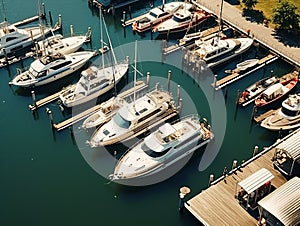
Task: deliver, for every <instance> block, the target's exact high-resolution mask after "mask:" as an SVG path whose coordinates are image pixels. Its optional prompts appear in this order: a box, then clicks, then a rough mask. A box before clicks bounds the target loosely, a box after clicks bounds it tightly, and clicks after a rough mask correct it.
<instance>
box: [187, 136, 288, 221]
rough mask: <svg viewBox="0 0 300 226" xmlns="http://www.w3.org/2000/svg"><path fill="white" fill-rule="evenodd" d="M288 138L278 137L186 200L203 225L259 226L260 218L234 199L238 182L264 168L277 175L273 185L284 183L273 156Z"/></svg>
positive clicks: (284, 180) (272, 182)
mask: <svg viewBox="0 0 300 226" xmlns="http://www.w3.org/2000/svg"><path fill="white" fill-rule="evenodd" d="M291 135H292V134H290V135H288V136H287V137H290V136H291ZM287 137H285V138H283V139H281V140H278V141H277V142H276V143H274V144H273V145H271V146H270V147H268V148H266V149H264V150H263V151H262V152H261V153H259V154H257V155H255V156H254V157H253V158H251V159H249V160H248V161H246V162H244V163H243V164H241V165H240V166H239V167H237V168H234V169H233V170H232V171H230V172H229V174H228V176H226V178H225V177H224V176H222V177H221V178H219V179H218V180H216V181H214V182H213V183H211V186H210V187H209V188H207V189H206V190H203V191H202V192H201V193H200V194H198V195H196V196H195V197H193V198H191V199H190V200H188V201H187V202H186V203H185V207H186V209H187V210H188V211H190V212H191V213H192V214H193V215H194V216H195V217H196V218H197V219H198V220H199V221H200V222H201V223H202V224H204V225H248V226H252V225H253V226H256V225H257V222H258V219H255V218H254V217H253V216H251V215H250V213H249V212H247V211H246V209H244V208H243V207H242V206H241V205H240V204H239V202H238V200H237V199H236V198H235V195H236V192H237V191H236V190H237V184H238V183H239V182H240V181H242V180H244V179H245V178H247V177H249V176H250V175H252V174H253V173H255V172H257V171H258V170H260V169H262V168H265V169H267V170H268V171H270V172H271V173H272V174H273V175H274V178H273V179H272V181H271V184H272V185H273V186H274V187H275V188H278V187H280V186H281V185H283V184H284V183H285V182H286V181H287V179H286V178H285V177H284V176H283V175H282V174H281V173H280V172H279V171H278V170H275V168H274V166H273V163H272V158H273V156H274V152H275V150H276V146H277V145H278V144H279V143H281V142H283V141H284V140H286V139H287Z"/></svg>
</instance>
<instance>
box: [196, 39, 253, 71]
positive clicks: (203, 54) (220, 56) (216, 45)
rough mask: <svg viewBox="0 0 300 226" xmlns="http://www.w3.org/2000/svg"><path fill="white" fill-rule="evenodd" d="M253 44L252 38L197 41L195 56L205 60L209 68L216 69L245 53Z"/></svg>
mask: <svg viewBox="0 0 300 226" xmlns="http://www.w3.org/2000/svg"><path fill="white" fill-rule="evenodd" d="M252 43H253V39H251V38H228V39H220V38H219V37H218V36H217V37H214V38H212V39H210V40H207V41H202V40H201V39H200V40H197V41H196V42H195V44H196V45H197V46H198V48H197V49H196V50H194V52H193V53H194V54H195V55H196V56H199V57H200V59H203V60H204V61H205V62H206V63H207V65H208V66H209V67H215V66H217V65H219V64H221V63H224V62H226V61H228V60H229V59H231V58H233V57H235V56H237V55H239V54H241V53H243V52H245V51H246V50H248V49H249V48H250V46H251V45H252Z"/></svg>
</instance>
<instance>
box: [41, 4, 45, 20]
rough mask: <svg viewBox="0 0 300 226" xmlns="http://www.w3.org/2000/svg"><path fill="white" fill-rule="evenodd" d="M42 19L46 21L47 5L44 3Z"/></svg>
mask: <svg viewBox="0 0 300 226" xmlns="http://www.w3.org/2000/svg"><path fill="white" fill-rule="evenodd" d="M41 16H42V18H45V19H46V10H45V3H42V15H41Z"/></svg>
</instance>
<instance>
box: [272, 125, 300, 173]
mask: <svg viewBox="0 0 300 226" xmlns="http://www.w3.org/2000/svg"><path fill="white" fill-rule="evenodd" d="M273 164H274V166H275V167H276V168H277V169H278V170H279V171H280V172H281V173H283V174H284V175H286V176H294V175H297V176H299V175H300V130H299V131H298V132H297V133H295V134H293V135H292V136H291V137H289V138H288V139H286V140H285V141H283V142H282V143H280V144H279V145H278V146H277V147H276V151H275V154H274V157H273Z"/></svg>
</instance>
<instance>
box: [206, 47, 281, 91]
mask: <svg viewBox="0 0 300 226" xmlns="http://www.w3.org/2000/svg"><path fill="white" fill-rule="evenodd" d="M277 59H278V57H277V56H275V55H274V54H271V53H270V54H269V55H267V56H265V57H264V58H262V59H260V60H259V61H258V63H257V65H256V66H255V68H253V69H251V70H249V69H248V70H246V71H245V72H244V73H240V72H239V71H236V70H233V71H232V73H231V74H230V75H228V76H226V77H224V78H222V79H220V80H218V81H216V83H213V84H211V85H212V86H213V87H214V88H215V90H219V89H221V88H223V87H225V86H227V85H229V84H231V83H233V82H235V81H237V80H239V79H241V78H243V77H245V76H247V75H249V74H251V73H253V72H255V71H257V70H258V69H260V68H262V67H264V66H265V65H267V64H269V63H271V62H273V61H275V60H277Z"/></svg>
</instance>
